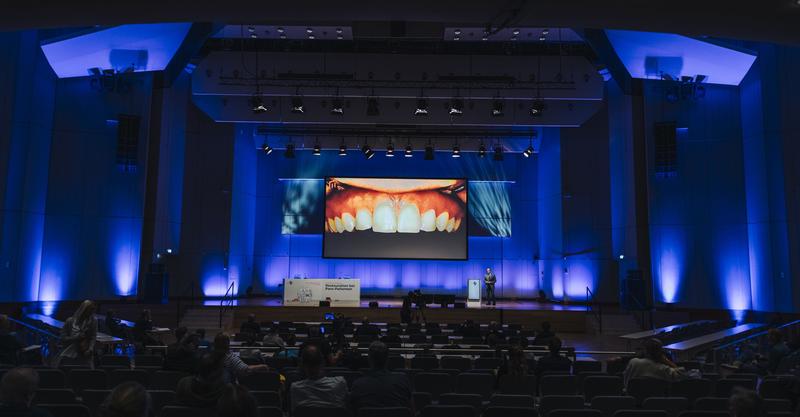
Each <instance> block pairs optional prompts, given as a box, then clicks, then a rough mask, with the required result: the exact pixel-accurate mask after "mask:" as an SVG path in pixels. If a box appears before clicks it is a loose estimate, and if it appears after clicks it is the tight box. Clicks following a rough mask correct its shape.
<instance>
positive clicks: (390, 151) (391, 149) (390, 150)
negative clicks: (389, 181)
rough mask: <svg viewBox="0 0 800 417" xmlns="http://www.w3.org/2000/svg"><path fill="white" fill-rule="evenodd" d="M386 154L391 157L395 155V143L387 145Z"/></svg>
mask: <svg viewBox="0 0 800 417" xmlns="http://www.w3.org/2000/svg"><path fill="white" fill-rule="evenodd" d="M386 156H387V157H389V158H392V157H394V145H392V144H391V143H389V144H388V145H386Z"/></svg>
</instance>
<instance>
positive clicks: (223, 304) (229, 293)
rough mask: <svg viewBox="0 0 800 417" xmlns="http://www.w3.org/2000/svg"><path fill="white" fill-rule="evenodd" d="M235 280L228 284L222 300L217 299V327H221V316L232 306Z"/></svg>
mask: <svg viewBox="0 0 800 417" xmlns="http://www.w3.org/2000/svg"><path fill="white" fill-rule="evenodd" d="M235 285H236V281H234V282H231V285H228V289H227V290H226V291H225V295H224V296H223V297H222V300H220V301H219V328H220V329H221V328H222V317H223V316H224V315H225V312H226V311H228V309H230V308H231V307H232V306H233V302H234V301H235V299H236V291H235Z"/></svg>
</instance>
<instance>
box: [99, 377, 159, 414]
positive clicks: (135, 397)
mask: <svg viewBox="0 0 800 417" xmlns="http://www.w3.org/2000/svg"><path fill="white" fill-rule="evenodd" d="M150 415H152V401H151V399H150V394H148V393H147V390H145V388H144V387H143V386H142V385H141V384H139V383H138V382H123V383H122V384H119V385H117V387H116V388H114V389H113V390H112V391H111V393H110V394H108V397H106V399H105V401H103V403H102V404H101V405H100V408H99V410H98V416H99V417H149V416H150Z"/></svg>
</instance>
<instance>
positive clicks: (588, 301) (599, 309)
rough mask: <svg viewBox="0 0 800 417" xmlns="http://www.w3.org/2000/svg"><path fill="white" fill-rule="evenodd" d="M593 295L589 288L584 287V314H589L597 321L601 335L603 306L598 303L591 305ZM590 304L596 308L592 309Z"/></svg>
mask: <svg viewBox="0 0 800 417" xmlns="http://www.w3.org/2000/svg"><path fill="white" fill-rule="evenodd" d="M593 301H594V293H593V292H592V290H591V289H589V287H586V312H587V313H591V314H592V315H593V316H594V317H595V319H596V320H597V326H598V330H599V331H600V333H601V334H602V333H603V305H602V304H600V303H599V302H597V303H593ZM592 304H596V305H597V308H596V309H595V308H593V307H592Z"/></svg>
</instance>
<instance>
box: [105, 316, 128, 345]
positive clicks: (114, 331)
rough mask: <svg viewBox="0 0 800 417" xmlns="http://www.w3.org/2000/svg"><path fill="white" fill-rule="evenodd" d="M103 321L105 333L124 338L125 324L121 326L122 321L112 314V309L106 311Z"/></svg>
mask: <svg viewBox="0 0 800 417" xmlns="http://www.w3.org/2000/svg"><path fill="white" fill-rule="evenodd" d="M103 322H104V325H105V331H106V333H108V334H110V335H111V336H114V337H119V338H120V339H124V338H125V326H123V325H122V322H121V321H120V320H119V319H118V318H117V317H116V316H115V315H114V310H107V311H106V318H105V319H104V320H103Z"/></svg>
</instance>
